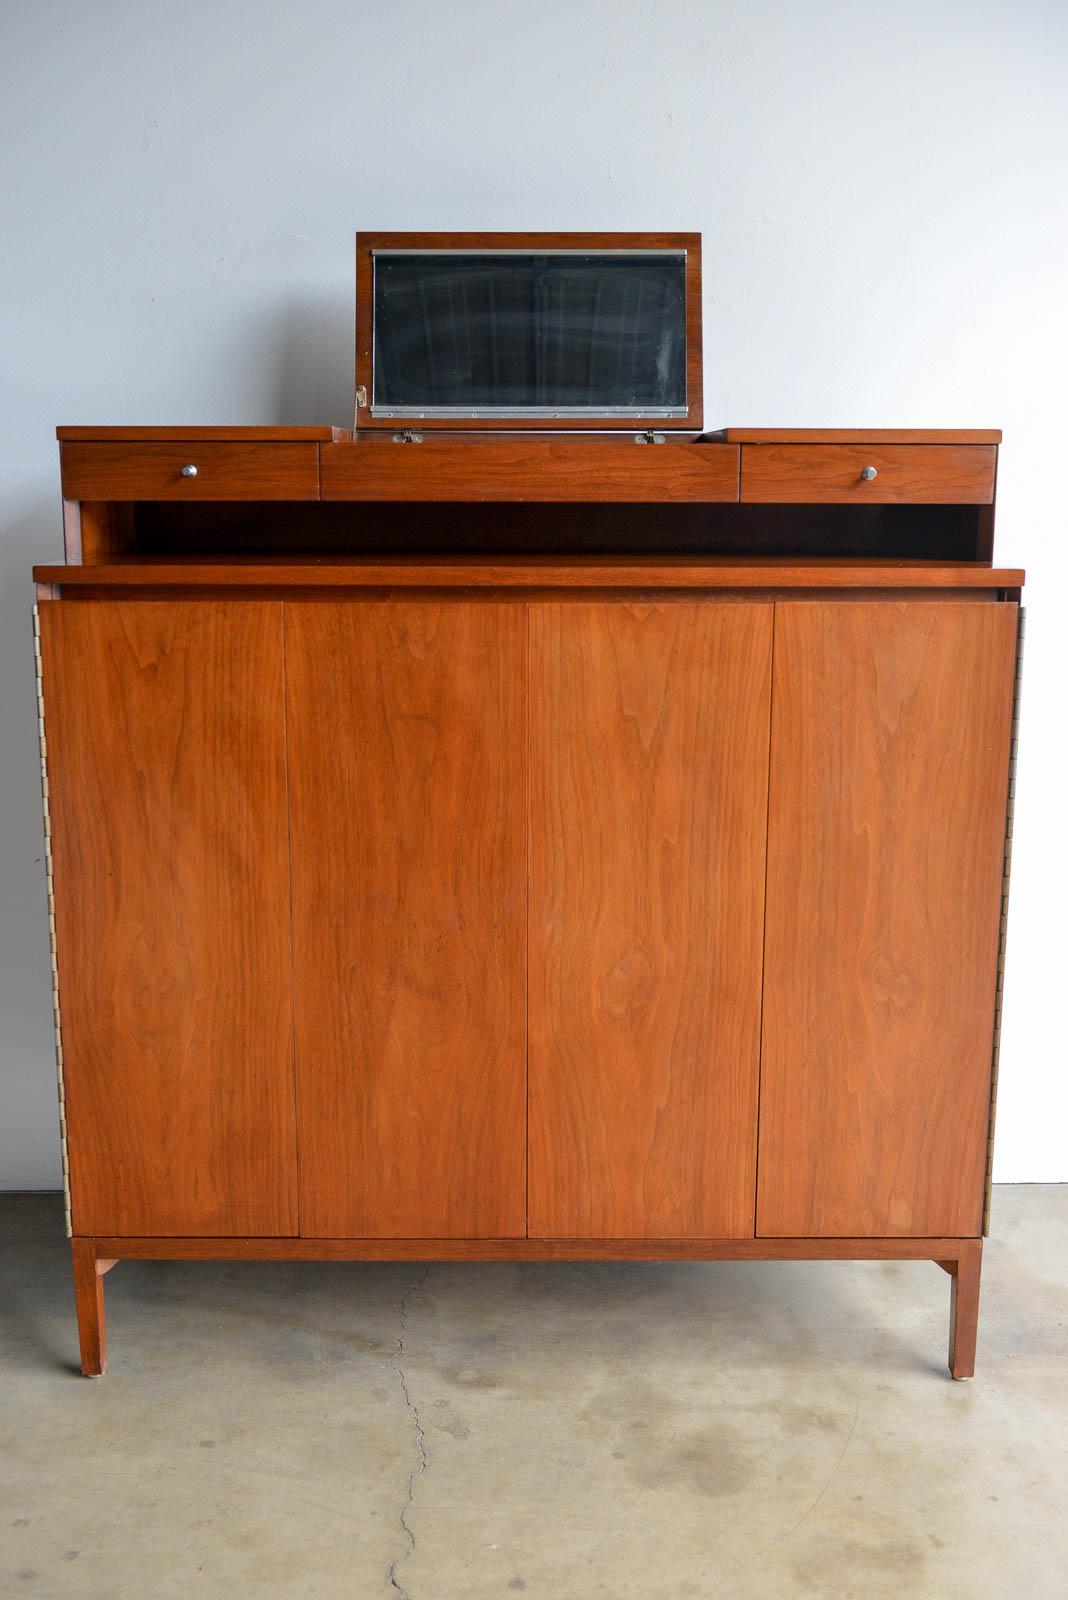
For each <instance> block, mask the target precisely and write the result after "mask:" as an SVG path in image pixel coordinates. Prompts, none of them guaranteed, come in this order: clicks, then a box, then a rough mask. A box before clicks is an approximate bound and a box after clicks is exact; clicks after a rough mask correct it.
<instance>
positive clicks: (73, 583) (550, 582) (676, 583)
mask: <svg viewBox="0 0 1068 1600" xmlns="http://www.w3.org/2000/svg"><path fill="white" fill-rule="evenodd" d="M33 576H34V579H35V580H36V582H38V583H54V584H59V585H60V586H61V587H63V588H68V589H71V590H74V589H76V588H86V587H88V588H94V589H95V588H115V589H121V588H144V587H153V588H155V587H159V588H175V589H182V588H186V589H188V588H196V587H199V586H201V585H216V586H218V587H220V588H258V587H270V588H274V589H285V588H309V587H310V588H316V589H319V588H321V589H329V588H337V589H368V588H372V589H381V588H412V589H531V588H534V589H537V588H554V589H905V588H908V589H987V590H997V589H1014V588H1019V587H1020V585H1021V584H1022V583H1023V581H1024V572H1023V569H1022V568H1020V567H988V566H985V565H983V564H982V563H981V562H974V561H945V562H943V561H903V560H889V559H881V558H875V559H871V560H863V559H859V558H856V557H845V558H835V557H826V558H824V559H821V560H813V559H812V558H811V557H808V558H805V557H802V558H801V559H800V560H785V559H783V558H782V557H779V556H772V557H768V558H765V559H757V558H753V557H746V558H743V559H741V560H739V559H738V558H735V557H730V556H710V557H708V558H707V559H704V560H702V559H694V557H692V556H641V557H629V556H571V557H562V556H542V557H534V556H530V557H528V556H517V557H503V558H502V557H500V556H485V557H481V558H480V557H468V558H467V559H455V558H450V557H427V558H425V559H421V558H416V557H409V558H408V559H406V560H390V559H388V558H379V557H371V556H362V557H354V558H351V559H345V558H340V559H339V558H337V557H328V558H321V559H319V560H316V561H293V560H288V559H286V560H273V561H272V560H264V559H260V560H255V559H253V560H225V561H201V560H196V559H193V560H184V559H183V560H179V561H171V562H166V561H160V560H155V561H153V560H151V559H150V560H136V561H124V562H106V563H102V564H101V565H99V566H93V565H89V566H75V567H64V566H38V567H34V569H33Z"/></svg>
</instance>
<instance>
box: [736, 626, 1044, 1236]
mask: <svg viewBox="0 0 1068 1600" xmlns="http://www.w3.org/2000/svg"><path fill="white" fill-rule="evenodd" d="M1016 623H1017V608H1016V606H1014V605H1000V604H999V605H963V604H954V603H952V602H946V603H933V604H927V603H924V604H919V603H914V604H901V605H899V604H895V603H892V602H886V603H879V604H852V603H848V602H840V603H835V604H785V605H780V606H778V607H777V608H776V621H775V671H774V688H773V710H772V730H773V731H772V763H771V794H770V805H769V832H768V899H767V929H766V952H765V963H764V1034H763V1039H764V1044H763V1060H762V1067H761V1098H760V1193H759V1204H758V1211H757V1231H758V1233H760V1234H768V1235H773V1236H774V1235H778V1236H783V1235H785V1236H789V1235H820V1236H835V1235H855V1236H878V1235H908V1234H915V1235H920V1236H923V1235H936V1234H941V1235H947V1236H962V1235H970V1234H975V1233H977V1232H978V1231H979V1226H980V1217H981V1207H982V1192H983V1178H984V1170H985V1160H986V1138H987V1120H988V1109H989V1094H990V1070H991V1043H992V1030H993V1013H994V991H995V984H996V966H997V944H998V926H999V917H1000V907H1001V878H1002V864H1003V851H1004V831H1005V797H1006V786H1007V781H1008V755H1009V732H1010V721H1011V713H1012V692H1013V678H1014V663H1015V647H1016Z"/></svg>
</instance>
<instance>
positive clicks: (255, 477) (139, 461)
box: [59, 438, 341, 500]
mask: <svg viewBox="0 0 1068 1600" xmlns="http://www.w3.org/2000/svg"><path fill="white" fill-rule="evenodd" d="M323 448H324V449H329V450H334V449H340V448H341V447H340V446H339V445H324V446H323ZM59 456H60V466H61V469H62V477H63V494H64V498H65V499H67V500H317V499H318V498H319V446H318V445H317V444H314V443H311V442H308V443H299V444H262V443H260V444H255V443H234V442H230V443H221V442H218V441H214V442H210V443H204V442H201V441H195V440H190V439H188V438H186V439H179V440H176V441H175V442H174V443H173V444H172V443H149V442H140V441H129V440H128V441H125V442H117V443H105V442H103V441H99V442H96V443H92V442H89V443H81V442H76V441H71V442H68V443H64V444H61V445H60V447H59ZM184 466H195V467H196V469H197V470H196V476H195V477H191V478H186V477H183V476H182V468H183V467H184Z"/></svg>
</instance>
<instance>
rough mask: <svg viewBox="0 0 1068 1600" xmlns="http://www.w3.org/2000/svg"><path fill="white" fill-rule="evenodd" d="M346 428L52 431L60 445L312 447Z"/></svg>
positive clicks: (85, 428) (303, 425)
mask: <svg viewBox="0 0 1068 1600" xmlns="http://www.w3.org/2000/svg"><path fill="white" fill-rule="evenodd" d="M349 431H350V430H349V429H348V428H335V427H331V426H330V424H329V423H327V424H322V425H318V424H311V425H309V424H306V423H296V424H283V425H281V426H272V425H271V424H256V423H252V424H246V423H239V424H237V425H236V426H228V425H226V424H219V423H216V424H215V425H214V426H213V427H196V426H192V427H189V426H186V427H183V426H180V425H179V426H174V425H169V426H167V427H162V428H153V427H144V426H136V427H127V426H126V424H125V423H118V424H116V425H114V426H112V427H91V426H87V425H85V424H80V425H79V426H77V427H71V426H66V427H60V428H57V429H56V438H57V439H59V440H60V442H62V441H63V440H64V439H71V440H79V441H82V442H84V441H86V440H93V439H95V440H97V441H100V442H103V443H105V444H108V443H110V444H117V443H120V442H121V441H122V440H124V439H125V440H139V441H141V442H143V443H149V444H152V443H156V444H161V443H169V442H172V441H173V440H176V439H177V440H183V439H184V440H186V441H187V442H188V441H190V440H191V441H194V442H197V443H201V442H202V443H212V442H217V443H225V442H227V441H240V442H241V443H243V444H292V443H293V442H294V441H297V440H305V441H311V442H312V443H313V444H315V443H322V444H329V443H330V442H331V441H332V440H336V439H342V438H345V437H347V435H348V433H349Z"/></svg>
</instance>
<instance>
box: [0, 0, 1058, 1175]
mask: <svg viewBox="0 0 1068 1600" xmlns="http://www.w3.org/2000/svg"><path fill="white" fill-rule="evenodd" d="M0 61H2V62H3V72H4V79H5V82H4V88H3V95H2V97H0V152H2V157H0V167H2V175H0V218H2V240H3V245H2V250H0V307H2V313H3V320H4V330H3V342H2V346H0V348H2V356H0V373H2V390H0V521H2V531H0V606H2V612H0V867H2V881H0V1185H6V1186H9V1187H39V1186H44V1187H48V1186H52V1185H54V1184H55V1183H56V1181H57V1175H58V1160H57V1136H56V1109H55V1087H54V1069H53V1063H52V1037H51V1014H50V1001H49V961H48V948H47V940H46V926H45V907H44V882H43V873H42V868H41V866H40V856H41V824H40V801H39V791H38V777H37V750H36V731H35V713H34V692H33V673H32V650H31V640H30V621H29V608H30V603H31V598H32V596H31V592H30V567H31V564H32V563H33V562H35V561H45V560H55V559H57V558H58V557H59V556H60V553H61V548H62V547H61V537H60V522H59V501H58V483H57V462H56V450H55V445H54V441H53V429H54V426H55V424H56V423H58V422H98V423H103V422H113V423H117V422H135V423H137V422H140V423H156V422H158V423H163V422H186V421H190V422H201V423H210V422H280V421H281V422H294V421H301V422H326V421H334V422H339V423H345V422H347V421H348V418H349V416H350V409H351V403H350V395H351V362H352V351H351V321H352V315H351V306H352V295H353V260H352V234H353V232H354V231H355V229H356V228H357V227H364V228H488V227H493V228H496V227H499V228H686V229H689V228H693V229H701V230H702V231H703V233H704V261H705V293H706V301H705V368H706V383H707V393H706V409H705V415H706V419H707V420H708V423H709V425H715V424H720V423H725V422H732V423H736V424H741V423H753V424H756V423H765V424H783V425H785V424H795V425H805V424H825V425H834V424H837V425H849V424H860V423H867V424H884V425H912V426H938V425H944V426H953V425H956V426H1002V427H1003V428H1004V429H1005V433H1006V443H1005V445H1004V448H1003V452H1002V466H1001V479H1000V485H999V520H998V530H997V553H998V555H999V557H1000V558H1002V559H1004V560H1006V561H1011V562H1013V563H1024V564H1026V566H1027V568H1028V570H1029V574H1030V579H1031V587H1030V590H1029V596H1030V598H1029V638H1028V656H1027V673H1026V683H1025V695H1024V709H1023V736H1022V752H1023V753H1022V757H1021V769H1020V780H1019V794H1018V808H1017V832H1016V837H1017V848H1016V860H1015V868H1014V883H1013V891H1014V902H1013V911H1012V922H1011V931H1010V941H1009V972H1008V984H1007V1000H1006V1014H1005V1029H1004V1042H1003V1052H1002V1085H1003V1087H1002V1099H1001V1110H1000V1118H999V1130H998V1132H999V1153H998V1175H999V1176H1000V1177H1001V1178H1003V1179H1017V1180H1023V1179H1036V1180H1037V1179H1068V1139H1066V1137H1065V1129H1066V1126H1068V1122H1066V1117H1068V1072H1066V1070H1065V1069H1066V1066H1068V1059H1066V1057H1068V1050H1066V1047H1065V1028H1064V1024H1063V1015H1064V992H1065V987H1066V982H1068V974H1066V970H1065V968H1066V963H1065V938H1064V929H1065V911H1064V906H1065V904H1066V902H1068V871H1066V839H1068V828H1066V827H1065V821H1064V794H1065V789H1064V782H1063V778H1064V756H1063V745H1064V739H1065V733H1066V727H1065V715H1064V694H1065V673H1064V670H1063V652H1064V638H1065V632H1066V627H1065V617H1064V602H1063V595H1064V592H1065V586H1066V584H1068V555H1066V542H1068V541H1066V528H1065V506H1066V504H1068V464H1066V463H1065V460H1064V445H1065V440H1066V438H1068V426H1066V424H1068V418H1066V414H1065V405H1064V395H1065V386H1066V383H1068V322H1066V306H1068V221H1066V209H1065V196H1066V187H1068V5H1066V4H1065V3H1064V0H1014V3H1012V4H996V5H995V4H989V3H982V0H941V3H940V0H924V3H922V4H914V3H911V0H894V3H893V4H888V3H886V0H880V3H878V4H860V3H857V4H835V3H831V0H805V3H802V0H763V3H761V0H749V3H744V0H738V3H733V4H729V3H720V0H706V3H704V4H685V3H679V0H675V3H674V4H670V5H669V4H666V3H661V4H659V5H653V4H650V3H649V0H637V3H635V0H585V3H584V0H532V3H530V4H528V5H524V6H519V5H515V4H512V3H510V0H429V3H428V0H407V3H405V4H403V5H393V4H389V3H388V0H374V3H373V4H368V3H366V0H344V3H338V0H318V3H316V4H314V5H311V4H307V5H297V4H290V5H285V4H279V3H275V0H211V3H208V0H181V3H180V4H176V3H174V0H167V3H161V0H127V3H126V4H119V3H115V0H93V3H89V4H87V3H85V0H80V3H77V4H74V3H57V0H38V3H36V4H33V5H30V4H26V5H16V4H7V5H5V6H4V7H3V12H2V17H0ZM1058 616H1059V617H1060V621H1058Z"/></svg>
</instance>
